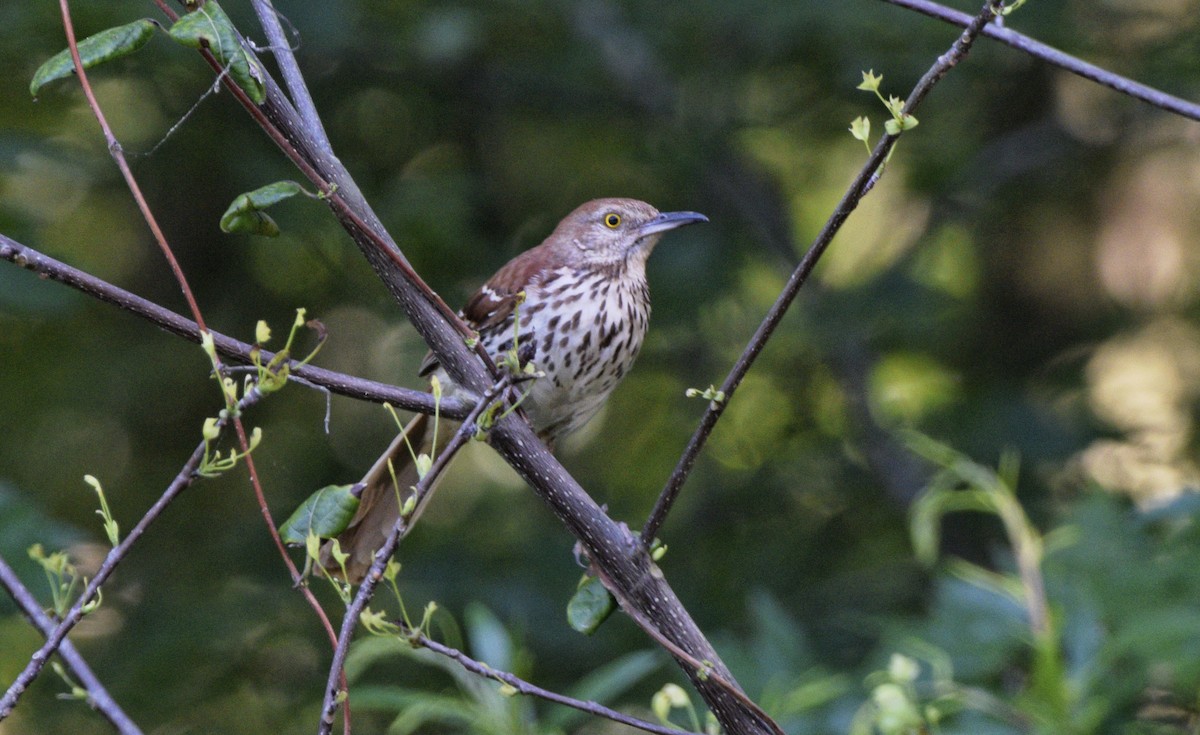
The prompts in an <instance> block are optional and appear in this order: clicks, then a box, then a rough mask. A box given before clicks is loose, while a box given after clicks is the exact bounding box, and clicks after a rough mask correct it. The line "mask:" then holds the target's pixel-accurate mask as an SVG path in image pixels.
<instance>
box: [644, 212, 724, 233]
mask: <svg viewBox="0 0 1200 735" xmlns="http://www.w3.org/2000/svg"><path fill="white" fill-rule="evenodd" d="M707 221H708V217H705V216H704V215H702V214H700V213H699V212H663V213H661V214H659V215H658V216H657V217H655V218H654V219H652V220H650V221H649V222H647V223H645V224H644V225H642V226H641V227H639V228H638V238H643V237H646V236H647V235H653V234H656V233H659V232H666V231H667V230H673V229H675V228H676V227H683V226H684V225H693V224H696V223H697V222H707Z"/></svg>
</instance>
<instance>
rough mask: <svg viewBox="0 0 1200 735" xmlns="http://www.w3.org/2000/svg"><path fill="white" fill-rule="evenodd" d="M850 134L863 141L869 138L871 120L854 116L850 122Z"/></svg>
mask: <svg viewBox="0 0 1200 735" xmlns="http://www.w3.org/2000/svg"><path fill="white" fill-rule="evenodd" d="M850 134H851V135H853V136H854V137H855V139H857V140H861V141H863V142H864V143H865V142H867V141H868V140H870V139H871V121H870V120H868V119H867V118H865V117H861V116H860V117H856V118H854V120H852V121H851V122H850Z"/></svg>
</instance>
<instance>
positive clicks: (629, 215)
mask: <svg viewBox="0 0 1200 735" xmlns="http://www.w3.org/2000/svg"><path fill="white" fill-rule="evenodd" d="M707 221H708V217H705V216H704V215H702V214H699V213H698V212H659V211H658V210H657V209H655V208H654V207H652V206H650V205H649V204H647V203H645V202H641V201H638V200H636V199H593V200H592V201H590V202H587V203H585V204H582V205H580V206H579V207H578V208H576V209H575V211H574V212H571V213H570V214H569V215H567V216H566V217H565V218H564V219H563V221H562V222H560V223H559V225H558V227H557V228H556V229H555V230H554V233H553V234H552V235H551V236H550V238H549V241H553V242H555V243H556V244H557V246H558V247H560V248H561V249H562V250H563V252H562V253H560V255H561V256H563V257H565V258H567V259H569V260H572V261H576V262H580V261H582V262H585V263H589V264H595V265H601V264H611V265H617V264H621V263H626V264H632V263H636V264H638V265H640V264H643V263H645V262H646V258H648V257H650V252H651V251H652V250H653V249H654V246H655V245H656V244H658V240H659V238H661V237H662V235H663V233H664V232H667V231H668V230H673V229H675V228H677V227H683V226H684V225H690V224H694V223H696V222H707Z"/></svg>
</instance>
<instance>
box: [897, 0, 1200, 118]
mask: <svg viewBox="0 0 1200 735" xmlns="http://www.w3.org/2000/svg"><path fill="white" fill-rule="evenodd" d="M883 1H884V2H886V3H891V4H892V5H898V6H900V7H902V8H907V9H909V10H915V11H917V12H918V13H923V14H925V15H928V16H929V17H930V18H937V19H938V20H942V21H945V22H947V23H951V24H953V25H956V26H959V27H966V26H967V25H969V24H970V23H971V20H972V19H971V16H970V15H968V14H967V13H962V12H959V11H957V10H952V9H951V8H947V7H946V6H945V5H940V4H938V3H935V2H930V0H883ZM983 35H985V36H987V37H988V38H991V39H995V40H997V41H999V42H1001V43H1004V44H1007V45H1009V46H1012V47H1013V48H1015V49H1017V50H1018V51H1024V52H1025V53H1027V54H1029V55H1030V56H1032V57H1034V58H1037V59H1041V60H1042V61H1045V62H1047V63H1049V64H1053V65H1055V66H1057V67H1059V68H1061V69H1065V70H1066V71H1069V72H1071V73H1072V74H1078V75H1079V76H1081V77H1083V78H1084V79H1090V80H1091V81H1093V82H1096V83H1097V84H1102V85H1104V86H1105V87H1108V88H1109V89H1114V90H1116V91H1118V92H1120V93H1121V94H1127V95H1129V96H1130V97H1133V98H1135V99H1139V100H1141V101H1143V102H1146V103H1148V104H1151V105H1154V106H1155V107H1158V108H1160V109H1163V110H1166V111H1167V112H1173V113H1175V114H1176V115H1182V116H1183V117H1186V118H1190V119H1192V120H1200V105H1198V104H1196V103H1194V102H1189V101H1187V100H1184V99H1180V98H1179V97H1176V96H1174V95H1170V94H1167V93H1166V92H1163V91H1161V90H1157V89H1155V88H1153V87H1149V86H1147V85H1145V84H1142V83H1141V82H1135V81H1133V80H1132V79H1129V78H1128V77H1123V76H1121V75H1120V74H1114V73H1112V72H1111V71H1108V70H1106V69H1101V68H1100V67H1098V66H1096V65H1095V64H1089V63H1088V62H1086V61H1083V60H1082V59H1079V58H1076V57H1074V56H1071V55H1070V54H1067V53H1063V52H1062V51H1059V50H1058V49H1056V48H1054V47H1053V46H1048V45H1046V44H1044V43H1042V42H1041V41H1035V40H1034V39H1032V38H1030V37H1029V36H1026V35H1024V34H1021V33H1018V32H1016V31H1014V30H1011V29H1009V28H1005V27H1003V26H1000V25H996V24H992V25H989V26H988V27H987V28H984V30H983Z"/></svg>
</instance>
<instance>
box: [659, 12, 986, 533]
mask: <svg viewBox="0 0 1200 735" xmlns="http://www.w3.org/2000/svg"><path fill="white" fill-rule="evenodd" d="M1000 6H1001V3H1000V0H988V1H987V2H985V3H984V6H983V9H982V10H981V11H980V12H979V13H978V14H977V15H976V16H975V17H974V18H973V19H972V21H971V23H970V24H969V25H968V26H967V29H966V30H965V31H963V32H962V34H961V35H960V36H959V37H958V39H957V40H955V42H954V44H953V45H952V46H951V47H950V50H949V51H947V52H946V53H945V54H942V55H941V56H939V57H938V58H937V60H936V61H935V62H934V63H933V66H931V67H930V68H929V70H928V71H927V72H925V75H924V76H923V77H921V79H920V80H919V81H918V82H917V85H916V86H915V87H913V90H912V92H910V93H909V95H908V99H907V100H906V101H905V103H904V109H903V113H904V114H910V113H912V111H913V110H915V109H916V108H917V107H918V106H919V105H920V104H921V101H922V100H924V99H925V97H926V95H928V94H929V92H930V91H931V90H932V89H933V87H934V85H935V84H937V83H938V81H940V80H941V78H942V77H944V76H945V75H946V74H947V73H948V72H949V71H950V70H951V69H953V68H954V67H955V66H956V65H957V64H958V63H959V62H960V61H962V60H963V59H964V58H965V57H966V55H967V53H968V52H969V51H970V49H971V44H972V43H974V42H975V39H976V38H977V37H978V36H979V34H980V33H982V32H983V30H984V28H986V27H987V26H988V23H990V22H991V21H992V19H993V18H994V17H995V13H996V11H997V10H998V9H999V7H1000ZM899 136H900V134H899V133H896V134H891V133H888V134H885V135H884V136H883V137H882V138H881V139H880V140H879V143H878V144H876V146H875V148H874V150H872V152H871V156H870V158H868V159H867V162H866V164H864V165H863V167H862V169H861V170H859V172H858V175H857V176H855V177H854V181H852V182H851V183H850V187H849V188H848V189H847V190H846V193H845V194H843V195H842V199H841V201H840V202H838V205H837V207H836V208H834V210H833V213H832V214H830V215H829V219H828V220H826V222H825V226H824V227H822V228H821V232H820V233H819V234H818V235H817V238H816V240H814V241H813V244H812V245H811V246H810V247H809V249H808V252H806V253H805V254H804V257H803V258H801V260H800V263H799V264H798V265H797V266H796V269H795V270H793V271H792V275H791V277H790V278H788V282H787V284H786V285H785V286H784V287H783V291H782V292H780V294H779V297H778V298H777V299H776V300H775V303H774V304H773V305H772V306H771V308H770V310H769V311H768V312H767V315H766V316H765V317H763V320H762V323H760V324H759V326H758V329H757V330H756V331H755V332H754V336H753V337H751V338H750V342H749V344H747V345H746V349H745V350H744V351H743V352H742V354H741V356H740V357H739V358H738V360H737V362H736V363H735V364H734V366H733V368H732V369H731V370H730V371H729V375H727V376H726V378H725V382H723V383H722V384H721V392H722V393H723V394H724V395H723V396H722V397H721V400H714V401H710V402H709V404H708V409H707V410H706V411H705V412H704V416H703V417H702V418H701V419H700V426H699V427H697V429H696V431H695V433H693V434H692V438H691V439H690V440H689V441H688V444H687V447H686V448H685V449H684V451H683V455H682V456H680V458H679V462H678V464H676V465H675V470H674V471H673V472H672V473H671V476H670V477H669V478H668V479H667V483H666V485H665V486H664V487H663V489H662V492H661V493H660V494H659V496H658V500H657V501H656V502H655V504H654V509H653V510H652V511H651V512H650V516H649V517H648V518H647V519H646V524H645V525H644V526H643V527H642V535H641V541H642V544H643V545H644V546H645V547H646V548H648V547H649V545H650V544H652V543H653V542H654V538H655V536H656V535H657V534H658V531H659V529H660V528H661V527H662V524H663V522H665V521H666V519H667V514H668V513H669V512H670V510H671V506H672V505H673V504H674V502H675V499H676V498H677V497H678V496H679V491H680V490H681V489H682V488H683V483H684V482H686V481H687V478H688V475H689V474H691V471H692V468H693V467H694V466H695V464H696V457H697V456H699V454H700V450H701V449H703V448H704V444H705V443H706V442H707V441H708V437H709V435H710V434H711V433H712V430H713V427H714V426H716V423H717V419H719V418H721V414H723V413H724V412H725V408H726V407H727V406H728V405H729V400H730V398H732V397H733V393H734V391H736V390H737V388H738V386H739V385H741V383H742V379H743V378H745V377H746V373H747V372H748V371H749V370H750V367H751V366H752V365H753V364H754V361H755V360H756V359H757V358H758V355H759V354H760V353H761V352H762V350H763V348H764V347H766V344H767V341H768V340H769V339H770V338H771V335H772V334H774V333H775V329H776V328H777V327H778V326H779V323H780V322H781V321H782V320H783V317H784V315H785V314H786V313H787V310H788V307H790V306H791V305H792V301H794V300H795V298H796V294H797V293H799V292H800V287H801V286H803V285H804V284H805V282H806V281H807V280H808V276H809V274H811V273H812V270H813V268H814V267H816V264H817V261H818V260H819V259H820V257H821V255H822V254H824V252H825V249H826V248H828V247H829V243H830V242H832V241H833V238H834V236H835V235H836V234H837V233H838V231H839V230H840V229H841V228H842V225H843V224H844V223H845V222H846V219H847V218H848V217H849V216H850V214H851V213H852V212H853V211H854V210H855V208H856V207H858V203H859V202H860V201H862V198H863V197H864V196H866V195H867V193H868V192H869V191H870V190H871V187H873V186H874V185H875V182H876V181H878V179H879V177H880V176H881V175H882V174H883V166H884V164H885V163H886V162H887V159H888V156H889V155H890V154H891V151H892V148H893V147H894V146H895V145H896V141H897V140H898V138H899Z"/></svg>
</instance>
